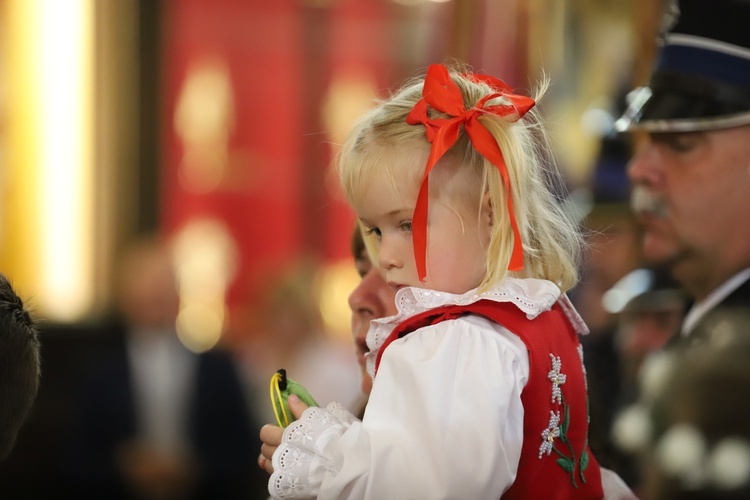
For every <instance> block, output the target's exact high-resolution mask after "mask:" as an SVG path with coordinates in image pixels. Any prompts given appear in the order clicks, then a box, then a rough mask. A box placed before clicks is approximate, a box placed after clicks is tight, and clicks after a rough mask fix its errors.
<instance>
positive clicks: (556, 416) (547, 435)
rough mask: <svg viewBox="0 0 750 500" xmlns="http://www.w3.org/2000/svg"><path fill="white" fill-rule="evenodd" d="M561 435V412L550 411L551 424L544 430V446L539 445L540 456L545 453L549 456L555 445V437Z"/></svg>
mask: <svg viewBox="0 0 750 500" xmlns="http://www.w3.org/2000/svg"><path fill="white" fill-rule="evenodd" d="M559 436H560V412H559V411H558V412H557V413H555V412H554V411H550V412H549V424H547V428H546V429H544V432H542V446H540V447H539V458H542V455H544V454H545V453H546V454H547V456H549V455H550V454H551V453H552V449H553V448H554V447H555V438H556V437H559Z"/></svg>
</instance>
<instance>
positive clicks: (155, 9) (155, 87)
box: [0, 0, 662, 498]
mask: <svg viewBox="0 0 750 500" xmlns="http://www.w3.org/2000/svg"><path fill="white" fill-rule="evenodd" d="M661 3H662V2H661V0H643V1H639V2H631V1H630V0H274V1H265V0H264V1H261V0H211V1H208V0H0V193H1V198H0V271H1V272H3V273H5V274H6V275H8V276H9V278H10V279H11V280H12V281H13V283H14V285H15V286H16V288H17V289H18V291H19V292H20V295H21V296H22V297H24V298H25V299H26V300H27V302H28V304H29V305H30V306H31V308H32V309H33V312H34V315H35V316H36V317H37V318H38V319H39V320H40V325H41V329H42V346H43V378H42V387H41V392H40V395H39V399H38V400H37V403H36V406H35V408H34V410H33V412H32V415H31V417H30V420H29V421H28V423H27V425H26V426H25V427H24V428H23V429H22V434H21V436H20V437H19V442H18V445H17V448H16V450H15V452H14V453H13V455H12V456H11V457H10V459H9V460H8V461H7V462H5V463H4V464H1V465H0V492H3V498H46V497H47V496H50V497H51V496H54V495H55V493H57V494H58V495H59V492H60V491H62V490H61V488H65V487H69V485H68V484H67V481H66V474H67V473H66V472H65V467H64V466H62V465H61V463H63V462H65V457H66V456H67V455H66V450H67V448H68V447H69V444H68V440H69V432H68V430H69V429H70V428H71V426H72V425H73V422H72V421H73V420H74V419H75V418H76V417H75V415H77V413H78V410H79V409H80V408H78V407H77V406H76V405H77V404H78V403H77V401H78V399H76V398H77V397H78V396H79V394H80V393H81V387H82V386H84V385H85V382H84V381H85V380H86V378H87V375H88V374H89V371H88V367H89V366H90V365H91V364H92V362H93V361H96V360H98V359H102V356H103V354H102V353H103V352H105V351H106V350H107V349H108V348H109V347H111V344H112V343H113V341H112V340H111V338H112V335H110V330H111V328H110V325H111V323H112V318H113V317H116V316H121V315H122V311H121V308H120V307H118V272H119V271H118V269H119V268H120V264H121V263H122V262H121V260H122V258H121V252H122V249H123V248H124V247H126V246H127V245H128V244H130V243H131V242H132V241H135V240H139V239H143V238H144V237H149V238H152V237H156V238H162V239H165V240H168V241H169V248H170V258H171V259H172V260H173V264H174V266H175V267H174V272H175V276H176V278H177V281H176V282H177V284H178V286H177V290H176V291H177V294H178V300H179V307H178V308H177V312H176V318H174V323H175V325H176V328H175V333H176V334H177V337H178V338H179V340H180V342H181V344H182V345H184V346H185V347H186V348H187V349H189V350H190V351H191V352H194V353H205V352H210V351H222V352H226V353H229V355H230V357H231V358H232V360H233V362H235V363H236V367H237V372H238V374H239V378H240V381H241V383H242V386H243V388H244V391H245V396H246V400H247V408H248V412H249V414H250V417H251V419H255V421H256V422H261V423H262V422H266V421H269V420H268V419H269V418H270V417H269V415H268V410H269V409H270V405H269V404H268V402H267V392H265V391H267V381H268V379H269V378H270V375H271V374H272V372H273V371H275V370H276V369H277V368H281V367H283V366H285V367H286V368H287V370H288V371H289V374H290V376H291V377H292V378H295V379H298V380H301V381H303V382H304V383H305V384H306V385H307V386H308V388H309V389H310V390H311V392H312V393H313V394H314V395H315V394H316V391H317V394H319V395H321V396H319V402H321V403H326V402H327V400H329V399H340V400H342V401H344V402H345V403H347V404H354V403H355V402H356V400H357V398H358V387H359V380H358V371H357V367H356V364H355V361H354V357H353V356H352V352H353V351H352V347H351V342H350V340H349V331H348V328H349V310H348V307H347V302H346V297H347V295H348V293H349V292H350V291H351V290H352V289H353V288H354V286H356V283H357V280H358V277H357V274H356V272H355V271H354V267H353V265H352V259H351V256H350V255H349V238H350V235H351V230H352V226H353V223H354V218H353V215H352V213H351V212H350V211H349V209H348V208H347V206H346V205H345V203H344V202H343V200H342V198H341V197H340V196H339V193H338V191H337V186H336V181H335V179H334V178H333V177H332V176H331V173H330V170H329V164H330V161H331V158H332V156H333V155H334V154H335V152H336V145H337V144H339V143H340V142H341V141H342V138H343V136H344V134H345V133H346V131H347V129H348V127H349V125H350V123H351V121H352V120H353V119H354V118H355V117H357V116H358V115H360V114H361V113H362V112H363V111H364V110H366V109H367V108H368V107H369V106H371V105H372V103H373V99H374V98H376V97H378V96H380V97H382V96H385V95H387V93H388V92H389V91H390V90H392V89H395V88H397V87H399V86H400V84H401V83H403V81H404V80H405V79H407V78H409V77H412V76H417V75H420V74H422V73H423V72H424V70H425V69H426V67H427V66H428V65H429V64H431V63H434V62H450V61H453V60H459V61H462V62H465V63H468V64H470V65H471V66H472V67H473V68H474V69H475V70H477V71H481V72H486V73H489V74H491V75H495V76H499V77H500V78H502V79H504V80H505V81H506V82H508V83H509V84H510V85H511V86H513V87H514V88H516V89H517V90H520V91H521V93H523V91H527V90H528V89H530V88H531V87H533V86H534V85H535V83H536V82H537V81H538V80H539V78H540V77H541V76H542V75H546V76H548V77H549V78H550V79H551V88H550V90H549V92H548V94H547V95H546V97H545V99H544V100H543V101H542V103H541V109H542V110H543V113H544V115H545V116H546V117H547V120H548V123H549V128H550V131H551V140H552V149H553V151H552V154H553V156H554V158H555V160H556V162H557V164H558V166H559V168H560V169H561V170H562V171H563V173H564V175H565V178H566V180H567V182H568V185H569V188H570V190H571V196H570V198H569V201H570V203H569V206H570V207H571V208H574V209H575V210H577V211H578V213H579V214H580V216H581V220H582V223H583V224H584V225H586V226H587V228H589V229H592V230H594V231H596V233H595V234H596V239H597V241H595V242H594V243H595V244H594V245H592V247H591V248H592V255H591V256H590V258H589V260H587V263H586V268H585V269H584V279H583V281H582V283H581V285H580V286H579V288H578V289H576V291H575V293H574V295H575V296H576V297H577V300H579V307H581V309H582V313H583V314H584V316H586V319H587V320H588V321H589V323H590V325H591V327H592V330H594V332H595V333H596V332H597V331H600V330H601V331H605V330H607V328H606V327H607V325H611V321H610V320H611V315H610V313H608V312H607V311H606V310H605V309H604V308H603V307H602V306H601V295H602V294H603V293H604V292H605V291H606V290H608V289H609V288H610V287H612V286H613V285H614V283H615V282H616V281H617V280H619V279H620V278H622V277H623V276H624V275H625V274H627V273H628V272H629V271H631V270H632V269H634V268H635V267H637V262H638V259H637V255H636V254H635V250H634V245H633V243H634V241H635V232H634V231H635V230H634V229H633V227H632V224H631V221H630V220H629V217H628V216H627V209H626V207H625V200H626V198H627V189H628V188H627V180H626V178H625V174H624V168H625V162H626V161H627V155H628V153H629V150H628V145H627V144H624V143H623V142H622V140H621V139H619V138H616V137H615V136H613V135H612V130H611V125H612V121H613V116H614V115H616V114H617V113H618V111H619V110H621V109H622V106H623V103H624V99H625V92H626V91H627V90H629V89H630V88H632V87H633V86H634V85H635V84H637V83H639V82H641V81H643V80H644V78H645V76H646V75H647V72H648V69H649V66H650V60H651V57H652V52H653V48H654V47H653V45H654V44H653V40H654V36H655V33H656V32H657V31H658V21H657V20H658V19H659V15H660V12H661ZM153 276H154V275H153V274H152V275H151V277H152V278H153ZM144 286H145V287H149V286H150V287H151V288H149V289H150V290H152V291H153V290H154V289H155V288H154V287H155V286H157V285H154V284H152V285H144ZM600 338H601V339H604V340H602V341H601V342H600V341H599V339H600ZM587 349H590V350H592V352H594V353H595V354H593V356H594V357H595V359H594V361H592V363H597V362H598V363H601V365H602V370H605V371H606V370H609V372H612V371H613V368H612V365H611V364H610V363H609V361H607V359H610V358H611V357H612V356H615V353H614V346H613V341H612V336H611V335H609V334H607V335H602V336H601V337H597V336H596V335H594V336H592V340H591V341H589V345H588V346H587ZM293 350H295V351H298V352H296V354H295V355H296V358H295V357H294V356H292V354H290V353H291V352H292V351H293ZM596 353H600V354H596ZM601 353H603V354H601ZM606 356H610V358H607V357H606ZM614 378H616V377H614ZM602 380H604V379H602ZM606 383H607V382H606V381H605V382H602V384H604V386H603V387H596V386H595V387H593V388H592V392H596V391H597V390H600V391H601V392H602V394H603V395H604V396H603V398H606V397H612V394H613V393H612V391H613V390H615V389H612V388H611V387H609V386H606ZM612 383H615V382H612ZM602 404H603V405H604V406H606V404H605V403H602ZM596 406H597V403H596V402H594V403H592V412H593V411H595V410H594V409H595V408H596ZM596 411H599V410H596ZM601 411H602V412H604V413H606V412H607V411H608V410H607V409H606V408H605V409H603V410H601ZM252 432H253V434H256V431H255V429H253V430H252ZM595 451H596V450H595ZM253 453H255V454H257V452H255V451H254V452H253ZM254 456H255V455H253V460H254ZM602 461H603V462H605V464H606V460H602ZM42 479H43V480H42ZM22 492H23V493H22Z"/></svg>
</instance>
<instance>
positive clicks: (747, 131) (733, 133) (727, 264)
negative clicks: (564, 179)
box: [628, 127, 750, 299]
mask: <svg viewBox="0 0 750 500" xmlns="http://www.w3.org/2000/svg"><path fill="white" fill-rule="evenodd" d="M637 144H638V147H637V150H636V154H635V155H634V157H633V159H632V160H631V162H630V165H629V168H628V176H629V177H630V180H631V182H632V185H633V192H632V196H631V205H632V207H633V211H634V213H635V214H636V216H637V218H638V220H639V222H640V223H641V225H642V228H643V256H644V257H645V258H646V259H647V260H648V261H650V262H653V263H656V264H663V265H668V266H670V267H671V269H672V272H673V274H674V276H675V277H676V278H677V279H678V280H680V281H681V282H683V284H684V285H685V286H686V287H687V288H688V289H690V291H691V292H692V293H693V294H694V295H696V298H699V299H700V298H702V296H705V294H707V293H709V292H710V291H711V290H713V289H714V288H715V287H716V286H718V285H719V284H721V283H722V282H723V281H725V280H726V279H728V278H729V277H730V276H731V275H732V274H734V273H736V272H737V271H739V270H740V269H742V268H744V267H746V266H747V265H750V127H739V128H733V129H727V130H720V131H713V132H701V133H660V134H652V135H650V136H648V137H643V138H641V140H640V141H638V142H637Z"/></svg>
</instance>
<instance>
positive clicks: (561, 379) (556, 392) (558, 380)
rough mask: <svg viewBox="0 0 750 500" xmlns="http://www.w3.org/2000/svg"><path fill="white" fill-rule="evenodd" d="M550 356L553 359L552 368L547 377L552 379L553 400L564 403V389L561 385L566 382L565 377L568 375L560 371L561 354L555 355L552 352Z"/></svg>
mask: <svg viewBox="0 0 750 500" xmlns="http://www.w3.org/2000/svg"><path fill="white" fill-rule="evenodd" d="M549 357H550V359H551V360H552V370H550V372H549V373H548V374H547V378H548V379H550V380H551V381H552V402H553V403H554V402H557V404H562V390H561V389H560V386H561V385H563V384H564V383H565V379H567V378H568V377H567V375H564V374H562V373H560V369H561V368H562V361H561V360H560V356H557V357H555V356H554V355H553V354H551V353H550V355H549Z"/></svg>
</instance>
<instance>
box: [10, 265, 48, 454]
mask: <svg viewBox="0 0 750 500" xmlns="http://www.w3.org/2000/svg"><path fill="white" fill-rule="evenodd" d="M39 375H40V361H39V339H38V332H37V328H36V325H35V323H34V321H33V320H32V318H31V315H30V314H29V312H28V311H27V310H26V309H25V308H24V304H23V301H22V300H21V298H20V297H19V296H18V295H17V294H16V292H15V291H14V290H13V287H12V286H11V283H10V282H9V281H8V279H7V278H6V277H5V276H4V275H2V274H0V460H2V459H4V458H5V457H7V456H8V454H9V453H10V451H11V450H12V448H13V445H14V444H15V442H16V436H17V435H18V431H19V430H20V428H21V425H22V424H23V422H24V420H25V419H26V416H27V415H28V413H29V410H30V409H31V406H32V404H33V402H34V399H36V395H37V391H38V389H39Z"/></svg>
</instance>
